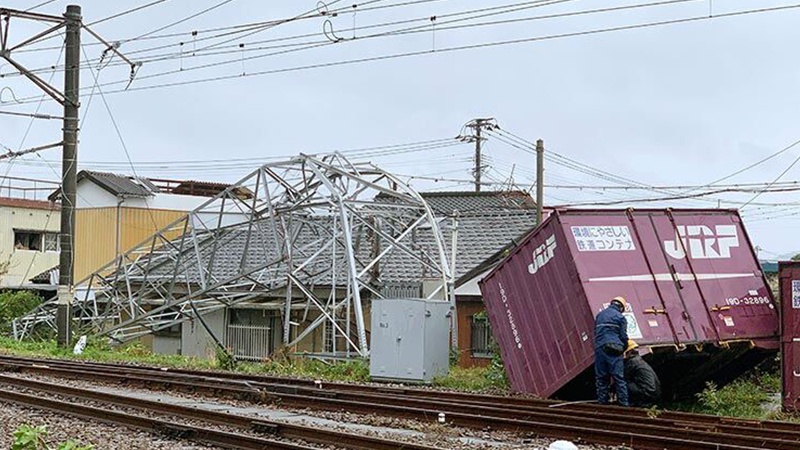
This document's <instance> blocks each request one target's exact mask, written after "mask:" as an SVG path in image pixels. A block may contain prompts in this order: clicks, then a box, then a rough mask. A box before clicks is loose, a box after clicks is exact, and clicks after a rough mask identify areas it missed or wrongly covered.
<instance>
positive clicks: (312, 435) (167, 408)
mask: <svg viewBox="0 0 800 450" xmlns="http://www.w3.org/2000/svg"><path fill="white" fill-rule="evenodd" d="M0 384H6V385H9V386H15V387H17V388H25V389H30V390H36V391H40V392H47V393H50V394H56V395H61V396H64V397H72V398H76V399H80V400H91V401H99V402H104V403H109V404H114V405H117V406H122V407H126V408H135V409H139V410H143V411H146V412H157V413H161V414H165V415H169V416H175V417H180V418H184V419H190V420H202V421H206V422H211V423H215V424H220V425H226V426H231V427H237V428H241V429H243V430H250V431H253V432H257V433H266V434H270V435H273V436H276V437H280V438H283V439H289V440H302V441H306V442H310V443H316V444H321V445H335V446H337V447H340V448H345V449H350V450H441V449H439V448H438V447H432V446H428V445H420V444H414V443H408V442H400V441H393V440H390V439H383V438H375V437H369V436H362V435H358V434H352V433H345V432H340V431H332V430H326V429H324V428H319V427H313V426H302V425H294V424H285V423H279V422H274V421H269V420H263V419H256V418H253V417H247V416H241V415H237V414H231V413H226V412H220V411H214V410H206V409H200V408H195V407H190V406H182V405H179V404H172V403H168V402H161V401H153V400H147V399H142V398H137V397H131V396H127V395H120V394H113V393H108V392H99V391H92V390H87V389H81V388H74V387H70V386H64V385H59V384H53V383H46V382H43V381H37V380H30V379H26V378H19V377H13V376H8V375H1V374H0ZM0 399H2V395H0Z"/></svg>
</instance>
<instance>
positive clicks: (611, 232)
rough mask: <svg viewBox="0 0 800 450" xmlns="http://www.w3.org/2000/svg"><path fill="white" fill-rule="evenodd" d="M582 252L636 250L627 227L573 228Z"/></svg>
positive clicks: (573, 234)
mask: <svg viewBox="0 0 800 450" xmlns="http://www.w3.org/2000/svg"><path fill="white" fill-rule="evenodd" d="M571 230H572V236H573V237H574V238H575V245H577V246H578V251H580V252H620V251H628V250H636V246H635V245H634V243H633V236H631V231H630V229H628V226H627V225H623V226H607V227H596V226H595V227H571Z"/></svg>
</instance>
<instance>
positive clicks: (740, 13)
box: [104, 4, 800, 94]
mask: <svg viewBox="0 0 800 450" xmlns="http://www.w3.org/2000/svg"><path fill="white" fill-rule="evenodd" d="M797 8H800V4H794V5H788V6H780V7H771V8H759V9H750V10H744V11H736V12H730V13H723V14H718V15H714V16H710V17H709V16H695V17H687V18H682V19H672V20H664V21H656V22H647V23H640V24H634V25H623V26H617V27H609V28H599V29H594V30H586V31H578V32H570V33H561V34H550V35H544V36H536V37H530V38H522V39H511V40H503V41H493V42H485V43H477V44H469V45H461V46H452V47H444V48H439V49H436V50H421V51H411V52H404V53H394V54H389V55H379V56H372V57H365V58H355V59H349V60H340V61H333V62H325V63H315V64H306V65H300V66H293V67H285V68H276V69H269V70H263V71H256V72H249V73H244V74H236V75H220V76H216V77H208V78H200V79H194V80H186V81H176V82H171V83H163V84H156V85H146V86H132V87H130V88H129V89H127V91H142V90H150V89H160V88H167V87H177V86H186V85H194V84H201V83H208V82H215V81H222V80H230V79H235V78H250V77H256V76H264V75H273V74H280V73H289V72H298V71H305V70H312V69H321V68H330V67H337V66H345V65H353V64H361V63H366V62H375V61H386V60H391V59H399V58H409V57H414V56H421V55H428V54H436V53H447V52H457V51H465V50H475V49H481V48H491V47H498V46H504V45H515V44H522V43H531V42H539V41H546V40H554V39H563V38H570V37H578V36H588V35H595V34H603V33H613V32H619V31H626V30H635V29H644V28H651V27H659V26H666V25H675V24H681V23H690V22H698V21H706V20H712V19H721V18H729V17H736V16H744V15H751V14H762V13H766V12H775V11H785V10H790V9H797ZM120 83H127V80H126V81H121V82H112V83H108V84H120ZM104 86H105V85H104ZM125 91H126V89H116V90H112V91H106V94H112V93H119V92H125Z"/></svg>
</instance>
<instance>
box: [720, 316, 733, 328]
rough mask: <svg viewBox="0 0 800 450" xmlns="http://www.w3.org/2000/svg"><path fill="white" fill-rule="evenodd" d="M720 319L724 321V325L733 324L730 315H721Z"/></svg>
mask: <svg viewBox="0 0 800 450" xmlns="http://www.w3.org/2000/svg"><path fill="white" fill-rule="evenodd" d="M722 321H723V322H725V326H726V327H732V326H733V317H731V316H723V317H722Z"/></svg>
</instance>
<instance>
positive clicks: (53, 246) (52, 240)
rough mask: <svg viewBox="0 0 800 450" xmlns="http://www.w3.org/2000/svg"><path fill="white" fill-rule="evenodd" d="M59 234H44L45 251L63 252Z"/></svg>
mask: <svg viewBox="0 0 800 450" xmlns="http://www.w3.org/2000/svg"><path fill="white" fill-rule="evenodd" d="M58 238H59V236H58V233H45V234H44V251H46V252H57V251H59V250H61V243H60V242H59V239H58Z"/></svg>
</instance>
